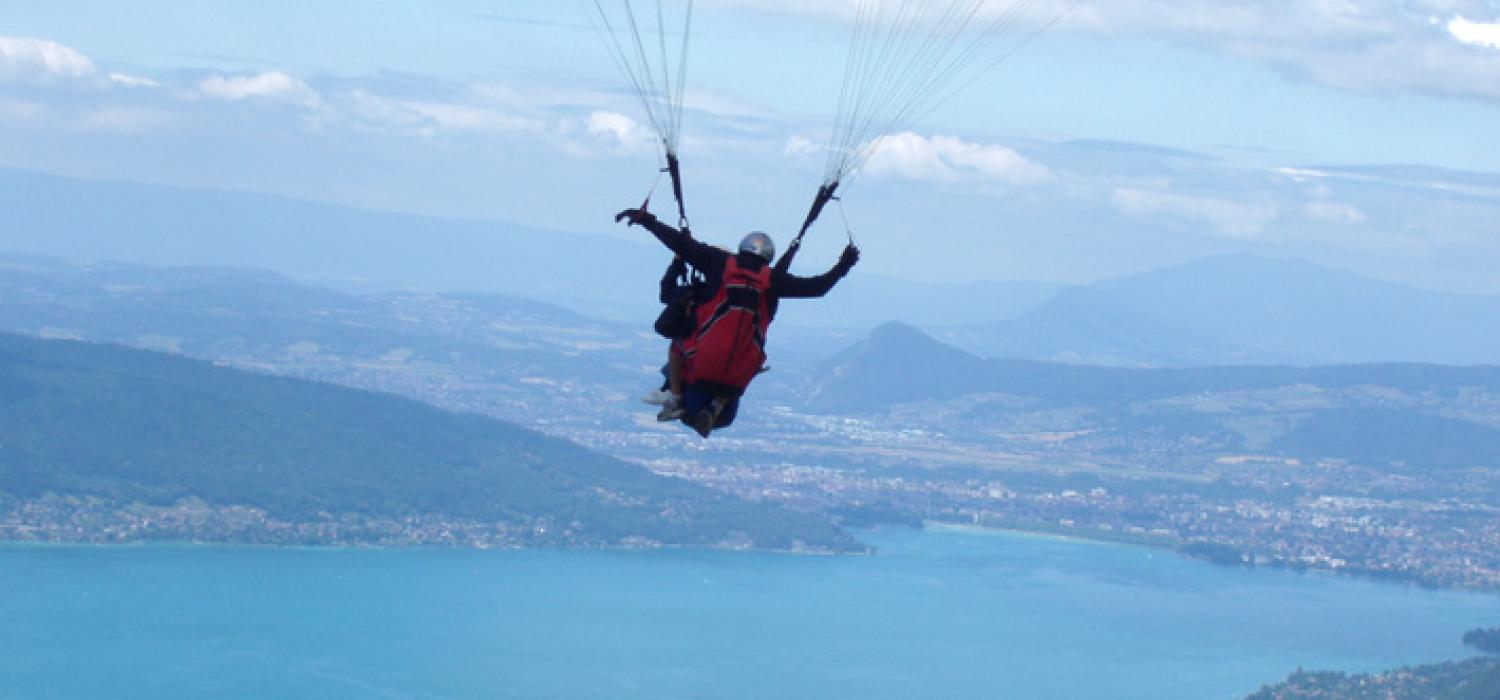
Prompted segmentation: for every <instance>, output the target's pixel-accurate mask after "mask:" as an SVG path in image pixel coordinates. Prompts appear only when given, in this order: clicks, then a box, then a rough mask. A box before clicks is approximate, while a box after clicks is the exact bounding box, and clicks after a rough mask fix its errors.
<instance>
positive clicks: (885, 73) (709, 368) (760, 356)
mask: <svg viewBox="0 0 1500 700" xmlns="http://www.w3.org/2000/svg"><path fill="white" fill-rule="evenodd" d="M1081 1H1082V0H1064V4H1063V5H1062V9H1061V11H1058V12H1056V13H1054V14H1052V15H1051V17H1050V19H1048V20H1047V21H1045V22H1041V23H1040V24H1033V25H1031V28H1030V31H1029V32H1023V33H1021V34H1020V36H1019V37H1018V36H1016V34H1015V30H1016V29H1017V28H1018V27H1022V26H1025V23H1024V20H1028V19H1031V18H1032V15H1033V14H1034V13H1032V12H1031V11H1032V10H1034V9H1036V6H1037V5H1038V3H1039V0H1008V1H1007V0H856V2H855V3H854V16H853V23H852V26H853V31H852V34H851V37H850V42H849V48H848V57H847V60H846V62H845V66H844V75H843V84H842V87H841V88H840V91H839V98H838V104H837V110H836V112H835V116H834V126H833V130H832V133H831V136H830V139H829V141H828V145H827V147H826V150H827V163H826V168H825V171H824V177H823V181H822V182H821V183H820V184H819V186H818V189H817V193H816V195H815V196H814V197H813V202H812V205H811V206H810V207H809V208H808V211H807V214H806V216H805V217H804V219H803V222H802V225H801V227H800V228H799V229H798V231H797V233H796V235H795V236H793V237H792V239H791V241H790V243H789V244H788V245H787V248H786V250H785V252H783V253H782V255H781V257H780V258H779V259H777V258H776V257H775V249H774V244H773V243H772V242H771V239H770V237H769V236H767V235H766V234H764V233H760V232H754V233H751V234H749V235H747V236H746V237H745V238H744V240H743V241H742V242H741V244H740V247H739V251H738V252H737V253H729V252H728V251H724V250H722V249H719V248H715V247H713V246H710V245H707V244H704V243H702V242H699V241H697V240H696V239H694V238H693V235H692V231H691V228H690V226H689V223H688V214H687V205H686V203H685V201H684V198H683V197H684V193H683V183H682V167H681V160H680V158H679V156H678V144H679V138H680V136H681V127H682V114H683V96H684V86H685V84H686V83H685V76H686V68H687V59H688V47H689V40H690V37H691V36H692V18H693V2H692V0H686V1H685V2H681V3H672V2H668V0H654V3H647V2H645V0H640V2H639V4H641V5H648V4H654V9H655V12H654V16H655V23H654V27H653V26H652V25H650V24H648V23H646V22H643V21H641V18H640V17H639V16H638V15H637V12H636V6H635V4H633V3H632V1H631V0H618V2H607V1H606V0H580V2H581V3H582V4H583V5H584V9H585V11H586V12H588V14H589V17H590V20H591V22H592V24H593V26H594V28H595V30H596V31H597V32H598V34H599V36H600V38H601V39H602V40H603V43H604V45H605V46H606V48H607V49H608V51H609V53H610V56H611V58H612V59H613V60H614V62H615V64H616V66H617V67H618V68H619V69H620V72H621V74H622V75H623V76H624V77H625V79H626V82H627V84H629V85H630V87H631V89H632V90H633V91H634V93H635V96H636V97H637V99H638V101H639V102H640V105H641V107H642V109H643V110H644V113H645V115H646V117H647V122H648V124H649V125H650V126H651V128H652V129H653V130H654V131H655V132H656V135H657V137H658V139H659V142H660V145H661V151H660V157H661V160H662V165H661V168H660V171H661V173H662V174H665V175H667V176H669V177H670V179H671V183H672V194H673V197H674V198H675V200H676V203H677V213H678V222H677V223H678V225H677V226H676V227H673V226H670V225H667V224H665V223H663V222H661V221H660V220H659V219H658V218H657V217H656V216H655V215H654V214H652V213H651V212H650V203H651V196H652V193H654V192H655V189H656V187H655V186H654V185H653V187H652V189H651V192H648V194H647V195H646V198H645V201H644V202H642V204H641V205H639V206H637V207H632V208H629V209H626V210H624V211H622V212H620V213H619V214H618V215H617V216H616V221H625V222H627V223H628V224H630V225H640V226H642V227H644V228H646V229H647V230H649V231H651V232H652V233H653V234H654V235H655V236H656V237H657V238H658V239H659V240H660V241H661V242H662V243H663V244H664V245H666V246H667V247H668V248H669V249H670V250H672V252H673V253H674V254H675V255H677V256H678V257H679V258H681V259H682V260H684V261H686V262H687V263H688V264H689V265H691V266H692V267H693V268H696V270H697V273H696V274H698V275H700V276H701V277H700V279H701V283H700V284H699V285H698V286H697V287H695V288H694V291H693V292H692V293H690V294H688V295H687V296H686V297H685V298H686V299H690V300H693V301H694V302H695V303H694V304H693V305H692V307H691V308H690V309H688V310H687V311H685V312H684V313H685V316H684V317H685V318H686V319H688V320H689V321H691V323H690V324H688V323H686V322H684V323H683V326H682V328H680V329H679V331H678V332H679V333H681V335H680V336H677V337H673V338H672V350H671V351H670V354H669V357H670V359H669V362H668V367H667V371H666V374H667V380H666V382H665V383H664V391H659V392H653V393H652V394H651V395H649V396H648V401H650V402H660V403H661V404H663V408H662V412H661V413H660V414H659V415H658V418H659V419H661V420H679V419H680V420H682V421H683V422H685V423H687V424H688V425H690V426H692V427H693V428H694V429H695V430H697V432H698V433H699V434H700V435H702V436H704V437H707V436H708V435H709V433H710V432H711V431H712V430H714V429H716V428H721V427H725V426H727V425H729V424H730V423H731V422H733V420H734V415H735V412H736V409H737V404H738V401H739V397H740V396H741V395H743V393H744V391H745V389H746V387H748V386H749V384H750V382H751V381H752V380H753V379H754V378H755V376H756V375H757V374H758V373H759V372H761V371H762V369H763V364H762V363H763V362H764V361H765V339H766V334H767V331H768V330H769V326H770V323H771V321H772V319H773V318H774V317H775V313H776V307H777V304H778V303H779V301H780V299H782V298H793V297H818V296H822V295H824V294H826V293H827V292H828V291H829V290H830V289H832V287H833V285H834V284H836V283H837V282H838V280H839V279H841V278H842V277H843V276H844V275H846V274H848V272H849V270H850V269H851V268H852V267H853V266H854V264H855V263H857V262H858V260H859V248H858V247H857V246H856V245H855V244H854V238H853V234H852V232H850V233H849V243H848V245H847V246H846V247H845V249H844V252H843V254H842V255H841V256H840V258H839V260H838V262H837V263H836V264H835V265H834V266H833V267H832V268H831V269H829V270H828V271H827V272H825V273H823V274H821V275H818V276H816V277H798V276H796V275H793V274H792V273H791V271H790V270H791V265H792V262H793V260H795V258H796V256H797V252H798V251H799V250H800V248H801V245H802V240H803V238H804V237H805V236H806V235H807V233H808V231H809V229H811V228H812V226H813V224H814V223H816V222H817V221H818V219H819V217H820V216H821V215H822V213H823V211H824V210H825V209H826V208H827V206H828V205H829V204H830V203H836V202H839V201H840V199H839V195H840V192H841V190H843V189H846V188H847V185H848V183H849V181H850V179H851V178H853V177H854V175H855V174H856V173H858V171H859V169H860V168H861V167H862V166H863V165H864V164H865V163H866V162H867V161H868V160H869V159H870V157H871V156H872V155H873V154H874V153H875V152H876V151H877V150H878V149H879V147H880V145H881V143H882V142H883V141H884V139H886V138H887V137H889V136H891V135H893V134H897V133H900V132H902V131H904V130H907V129H909V128H911V127H912V126H913V125H915V123H916V122H917V121H919V120H920V119H921V118H922V117H924V116H925V115H926V114H928V113H929V112H931V111H932V110H933V109H935V108H936V107H937V106H939V105H941V104H942V103H943V102H945V101H947V100H948V99H950V98H952V97H953V96H954V95H955V94H956V93H957V92H959V91H961V90H962V89H964V88H965V87H967V86H968V85H969V84H970V83H972V82H973V81H975V80H977V79H978V78H979V77H981V76H982V75H983V74H984V73H986V72H988V71H989V70H991V69H993V68H994V67H995V66H997V65H999V64H1000V63H1003V62H1004V61H1005V60H1006V59H1008V58H1010V57H1011V56H1012V55H1014V54H1015V53H1016V52H1017V51H1019V50H1020V49H1021V48H1023V47H1024V46H1025V45H1026V44H1028V43H1030V42H1031V41H1032V40H1033V39H1035V38H1036V37H1037V36H1039V35H1040V34H1042V33H1043V32H1045V31H1046V30H1047V29H1049V28H1051V27H1052V26H1053V25H1055V24H1056V23H1057V22H1058V21H1059V20H1061V19H1062V17H1064V16H1065V15H1067V14H1068V13H1069V12H1071V11H1072V9H1073V8H1074V7H1076V6H1077V5H1078V4H1079V3H1080V2H1081ZM606 5H608V6H609V7H614V8H615V10H614V11H611V10H610V9H609V8H608V7H606ZM669 5H670V6H672V7H673V8H674V9H673V11H672V12H669V11H668V9H667V8H668V6H669ZM1049 6H1050V7H1056V5H1049ZM678 8H680V9H678ZM669 15H671V17H672V18H673V21H670V22H669V21H668V16H669ZM647 16H648V17H649V15H647ZM678 18H680V24H679V21H678ZM651 35H654V40H653V37H652V36H651ZM1006 38H1011V39H1015V41H1011V42H1007V41H1005V39H1006ZM674 57H675V62H674V61H673V59H674ZM659 181H660V178H659V177H658V182H659ZM846 230H847V223H846ZM663 300H664V301H665V297H664V299H663ZM659 330H660V329H659ZM663 335H669V334H667V333H663Z"/></svg>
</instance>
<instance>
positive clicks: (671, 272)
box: [659, 257, 687, 304]
mask: <svg viewBox="0 0 1500 700" xmlns="http://www.w3.org/2000/svg"><path fill="white" fill-rule="evenodd" d="M686 274H687V261H685V260H683V259H682V258H680V257H673V258H672V264H671V265H668V266H667V271H666V272H664V273H662V276H661V293H660V295H659V298H660V299H661V303H663V304H670V303H672V299H674V298H676V296H677V281H678V279H679V278H681V277H682V276H684V275H686Z"/></svg>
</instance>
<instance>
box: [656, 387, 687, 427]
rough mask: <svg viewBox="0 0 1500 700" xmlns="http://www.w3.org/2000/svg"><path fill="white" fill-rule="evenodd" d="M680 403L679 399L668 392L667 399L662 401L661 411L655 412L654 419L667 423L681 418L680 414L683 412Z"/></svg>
mask: <svg viewBox="0 0 1500 700" xmlns="http://www.w3.org/2000/svg"><path fill="white" fill-rule="evenodd" d="M681 403H682V400H681V399H679V398H677V397H676V396H674V395H672V394H670V393H669V394H667V400H666V401H663V402H662V405H661V412H660V413H658V414H656V420H657V421H659V422H662V423H669V422H671V421H674V420H677V419H678V418H681V417H682V414H683V413H685V411H683V410H682V406H681V405H680V404H681Z"/></svg>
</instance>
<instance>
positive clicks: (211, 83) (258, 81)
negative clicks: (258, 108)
mask: <svg viewBox="0 0 1500 700" xmlns="http://www.w3.org/2000/svg"><path fill="white" fill-rule="evenodd" d="M198 90H199V91H200V92H202V93H203V94H204V95H207V96H209V97H213V98H217V99H221V100H248V99H265V100H273V101H277V102H289V103H292V104H298V105H302V106H304V107H316V106H318V103H319V98H318V93H317V92H315V91H314V90H313V89H312V88H311V87H309V86H308V85H307V83H305V82H303V81H302V79H300V78H297V77H294V76H291V75H287V74H286V73H283V72H281V71H266V72H264V73H261V74H259V75H248V76H231V77H225V76H220V75H215V76H210V77H208V78H204V79H203V80H202V81H201V82H199V83H198Z"/></svg>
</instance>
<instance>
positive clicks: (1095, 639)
mask: <svg viewBox="0 0 1500 700" xmlns="http://www.w3.org/2000/svg"><path fill="white" fill-rule="evenodd" d="M864 537H865V538H866V540H867V541H870V542H872V543H873V544H876V545H877V546H878V547H879V548H880V553H879V554H878V555H876V556H870V557H799V556H786V555H773V554H755V553H731V552H698V551H652V552H563V551H471V550H355V549H350V550H332V549H330V550H299V549H260V548H240V547H196V546H139V547H104V548H91V547H53V546H7V547H0V698H6V699H10V698H17V699H20V698H24V699H27V700H31V699H34V698H167V699H178V698H182V699H186V698H194V699H196V698H421V699H429V698H528V699H530V698H539V699H545V698H558V699H563V698H567V699H580V700H582V699H585V698H587V699H594V698H663V699H667V698H673V699H675V698H683V699H689V698H694V699H696V698H727V699H740V698H768V699H769V698H882V699H883V698H890V699H893V700H894V699H897V698H900V699H903V700H905V699H910V698H952V697H963V698H1069V699H1071V698H1110V699H1132V698H1139V699H1141V700H1147V699H1150V700H1173V699H1177V698H1181V699H1184V700H1188V699H1192V700H1198V699H1214V698H1223V699H1225V700H1228V699H1230V698H1242V697H1243V696H1244V695H1246V694H1248V693H1250V692H1252V691H1254V690H1256V689H1257V688H1259V687H1260V686H1261V685H1262V684H1264V683H1268V682H1273V681H1277V680H1280V679H1281V678H1283V677H1284V676H1285V675H1286V674H1287V673H1289V672H1291V671H1292V670H1293V669H1295V668H1297V667H1298V666H1303V667H1307V668H1337V669H1345V670H1378V669H1384V668H1390V667H1397V666H1401V665H1404V664H1410V663H1419V662H1431V661H1438V660H1443V659H1451V658H1460V657H1463V656H1466V655H1467V653H1466V651H1465V649H1464V648H1463V647H1462V645H1461V644H1460V643H1459V636H1460V635H1461V634H1462V633H1463V632H1464V631H1465V630H1467V629H1470V628H1473V627H1476V626H1479V625H1481V624H1483V625H1487V626H1493V625H1496V624H1500V597H1497V596H1489V595H1480V594H1470V593H1458V592H1450V591H1431V590H1421V589H1416V588H1410V587H1404V586H1400V585H1395V584H1389V583H1379V582H1372V581H1364V580H1359V579H1352V578H1344V577H1336V576H1329V575H1304V574H1296V573H1292V572H1286V571H1269V570H1247V569H1234V568H1223V567H1216V566H1212V565H1208V564H1204V563H1201V562H1196V561H1191V560H1186V559H1182V558H1179V557H1176V556H1174V555H1171V554H1169V553H1165V552H1159V551H1153V550H1148V549H1141V548H1135V547H1126V546H1118V545H1106V544H1096V543H1087V542H1075V541H1068V540H1061V539H1053V538H1045V537H1032V536H1026V535H1017V534H1002V533H971V532H952V531H939V532H935V531H927V532H917V531H907V530H881V531H876V532H871V533H864Z"/></svg>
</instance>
